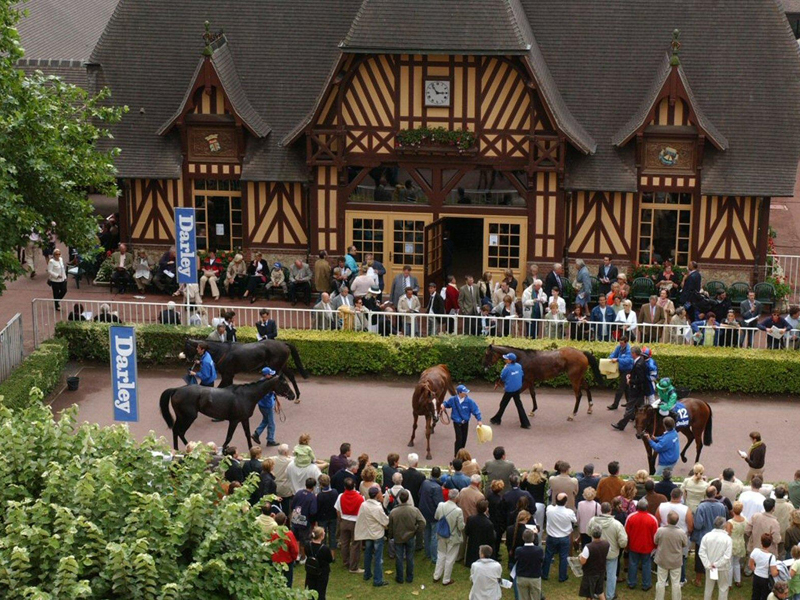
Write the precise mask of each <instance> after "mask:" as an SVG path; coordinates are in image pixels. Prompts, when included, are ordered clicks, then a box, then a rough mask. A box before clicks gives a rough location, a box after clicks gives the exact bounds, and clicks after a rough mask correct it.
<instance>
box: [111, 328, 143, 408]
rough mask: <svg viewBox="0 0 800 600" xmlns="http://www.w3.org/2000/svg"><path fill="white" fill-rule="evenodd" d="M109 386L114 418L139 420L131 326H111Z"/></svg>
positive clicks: (134, 334)
mask: <svg viewBox="0 0 800 600" xmlns="http://www.w3.org/2000/svg"><path fill="white" fill-rule="evenodd" d="M110 335H111V387H112V388H113V391H114V392H113V393H114V420H115V421H138V420H139V397H138V396H139V394H138V388H137V382H136V333H135V332H134V330H133V327H117V326H113V327H111V334H110Z"/></svg>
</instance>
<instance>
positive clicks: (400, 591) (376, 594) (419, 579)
mask: <svg viewBox="0 0 800 600" xmlns="http://www.w3.org/2000/svg"><path fill="white" fill-rule="evenodd" d="M501 556H502V564H503V576H504V577H506V578H507V577H508V568H507V565H508V561H507V560H506V553H505V547H503V548H502V549H501ZM363 561H364V559H363V554H362V558H361V562H362V565H361V566H362V567H363V566H364V565H363ZM687 564H688V569H687V571H688V572H687V578H688V579H689V583H687V584H686V585H685V586H684V587H683V588H682V590H681V591H682V593H683V597H684V598H692V599H694V600H700V599H702V598H703V588H702V587H700V588H696V587H694V586H693V585H692V584H691V581H692V580H693V578H694V556H690V557H689V561H688V563H687ZM433 568H434V565H433V564H432V563H431V562H430V561H428V560H427V559H425V558H424V554H423V552H422V551H421V550H420V551H419V552H417V553H416V555H415V564H414V583H410V584H409V583H403V584H399V583H397V582H395V579H394V576H395V564H394V560H391V561H390V560H388V558H386V553H385V552H384V560H383V569H384V580H385V581H388V582H389V585H387V586H385V587H382V588H375V587H373V586H372V582H371V581H370V582H367V581H364V579H363V576H362V575H354V574H353V575H351V574H350V573H348V572H346V571H345V570H344V567H342V565H341V563H340V562H339V561H338V556H337V562H335V563H334V564H333V565H331V578H330V582H329V584H328V598H329V600H345V599H347V600H362V599H364V598H391V599H392V600H395V599H398V600H422V599H427V600H444V599H445V598H446V599H448V600H449V599H453V598H459V599H463V600H466V599H467V598H469V590H470V581H469V570H468V569H467V568H466V567H465V566H464V564H463V563H461V564H459V563H456V565H455V567H454V568H453V581H454V582H455V583H453V584H452V585H449V586H447V587H444V586H442V584H441V583H438V584H436V583H434V582H433ZM390 572H391V573H390ZM550 577H551V579H550V581H545V582H542V583H543V592H544V595H545V596H546V598H547V600H565V599H567V598H571V599H574V598H578V589H579V587H580V580H579V579H577V578H575V577H574V576H573V575H572V573H569V579H568V580H567V581H566V582H565V583H558V562H557V560H556V561H554V563H553V566H552V567H551V569H550ZM655 581H656V573H655V569H653V585H654V587H653V588H652V589H650V590H648V591H647V592H643V591H642V590H641V589H638V588H637V589H635V590H629V589H628V586H627V584H625V583H619V584H617V597H618V598H620V599H621V600H652V599H653V598H655ZM304 582H305V570H304V568H303V567H297V568H295V571H294V585H295V587H303V585H304ZM751 585H752V578H751V577H750V578H743V586H742V587H741V588H736V587H731V589H730V592H729V594H728V597H729V598H730V599H731V600H747V599H749V598H750V591H751ZM422 586H425V589H422ZM670 594H671V588H669V587H668V588H667V590H666V594H665V598H666V599H667V600H669V599H670V598H671V595H670ZM513 598H514V592H513V590H503V599H504V600H506V599H511V600H513ZM714 598H715V599H716V598H717V592H716V591H715V592H714Z"/></svg>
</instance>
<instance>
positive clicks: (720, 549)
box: [698, 517, 733, 600]
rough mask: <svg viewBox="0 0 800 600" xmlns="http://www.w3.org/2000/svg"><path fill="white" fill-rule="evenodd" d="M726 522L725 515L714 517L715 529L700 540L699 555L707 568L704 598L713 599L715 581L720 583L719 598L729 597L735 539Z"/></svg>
mask: <svg viewBox="0 0 800 600" xmlns="http://www.w3.org/2000/svg"><path fill="white" fill-rule="evenodd" d="M725 522H726V521H725V517H717V518H716V519H714V529H712V530H711V531H709V532H708V533H707V534H705V535H704V536H703V540H702V541H701V542H700V550H699V553H698V556H699V557H700V560H701V561H702V562H703V567H705V569H706V589H705V594H704V596H703V598H704V600H711V596H712V594H713V593H714V584H715V583H716V584H718V585H719V600H726V598H727V597H728V588H729V587H730V569H731V555H732V554H733V541H732V540H731V536H729V535H728V533H727V532H726V531H725ZM715 570H716V577H714V571H715Z"/></svg>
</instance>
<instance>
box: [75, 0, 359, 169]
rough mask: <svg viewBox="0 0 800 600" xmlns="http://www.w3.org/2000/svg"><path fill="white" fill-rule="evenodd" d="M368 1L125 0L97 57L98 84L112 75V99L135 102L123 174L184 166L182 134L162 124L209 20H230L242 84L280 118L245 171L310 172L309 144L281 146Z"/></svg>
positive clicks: (218, 25) (268, 115)
mask: <svg viewBox="0 0 800 600" xmlns="http://www.w3.org/2000/svg"><path fill="white" fill-rule="evenodd" d="M359 4H360V2H359V1H358V0H324V2H322V0H319V1H304V2H288V1H285V0H169V1H168V2H167V1H163V0H120V5H119V7H118V9H117V11H116V12H115V14H114V16H113V18H112V19H111V21H110V22H109V24H108V27H107V29H106V31H105V33H104V34H103V37H102V39H101V41H100V43H99V44H98V45H97V48H96V50H95V52H94V53H93V55H92V57H91V62H92V63H96V64H97V65H98V67H97V68H98V69H99V72H98V84H99V85H104V84H105V85H108V86H109V87H110V88H111V91H112V99H113V100H114V101H115V102H118V103H120V104H127V105H128V106H129V107H130V111H129V112H128V114H126V115H125V116H124V117H123V120H122V122H121V123H120V124H119V125H117V126H115V127H114V128H113V131H114V134H115V137H116V139H115V140H114V143H116V144H117V145H118V146H119V147H120V148H122V153H121V154H120V156H119V157H118V158H117V162H116V164H117V168H118V169H119V172H120V174H121V176H123V177H154V178H176V177H179V176H180V172H181V151H180V143H179V139H178V134H177V133H176V132H175V131H173V132H171V133H169V134H167V135H165V136H159V135H158V131H159V129H160V128H161V126H162V125H163V124H164V123H165V122H166V121H167V119H168V118H169V117H170V116H171V115H174V113H175V110H176V107H178V106H179V105H180V103H181V100H182V99H183V98H184V96H185V93H186V86H188V85H189V81H190V79H191V77H192V74H193V73H194V72H195V69H196V67H197V64H198V61H199V60H200V57H201V52H202V49H203V46H204V43H203V38H202V34H203V23H204V21H206V20H208V21H209V22H210V23H211V28H212V30H214V31H218V30H220V29H224V31H225V37H226V38H227V41H228V52H230V58H231V60H232V61H233V63H234V64H235V72H236V74H237V76H238V79H239V83H240V87H241V90H242V92H243V93H244V94H246V98H247V100H248V101H249V103H250V105H251V106H252V109H253V111H255V113H256V114H257V115H258V116H259V117H260V118H261V119H262V120H263V122H264V123H268V124H269V126H270V127H271V128H272V132H271V133H269V135H267V136H266V137H264V138H262V139H257V138H254V137H252V136H249V137H248V144H247V150H246V154H245V158H244V165H243V169H242V177H243V178H244V179H261V180H274V181H280V180H283V181H305V180H307V179H308V169H307V167H306V165H305V156H304V152H305V147H304V146H303V147H302V148H292V149H287V148H282V147H281V146H280V140H281V139H282V138H283V137H284V136H285V135H286V134H287V133H289V131H290V130H291V129H292V128H293V127H295V126H296V125H297V123H298V122H300V121H301V120H302V118H303V116H304V115H306V114H307V113H308V111H309V110H310V108H311V106H312V104H313V103H314V101H315V100H316V96H317V94H318V93H319V91H320V89H321V88H322V85H323V82H324V80H325V78H326V77H327V75H328V74H329V72H330V68H331V64H332V63H333V61H334V60H335V57H336V56H337V55H338V53H339V50H338V48H337V44H338V43H339V41H340V40H341V39H342V38H343V37H344V35H345V34H346V33H347V29H348V27H349V26H350V23H351V22H352V20H353V17H354V15H355V13H356V11H357V10H358V7H359ZM142 109H143V111H142ZM300 146H302V144H301V145H300Z"/></svg>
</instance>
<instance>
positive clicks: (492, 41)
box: [88, 0, 800, 278]
mask: <svg viewBox="0 0 800 600" xmlns="http://www.w3.org/2000/svg"><path fill="white" fill-rule="evenodd" d="M205 22H208V23H210V27H207V28H204V23H205ZM88 75H89V80H90V82H91V84H92V85H93V86H96V87H98V88H99V87H102V86H109V87H110V88H111V90H112V93H113V101H114V102H116V103H119V104H125V105H127V106H128V107H129V109H130V110H129V112H128V114H127V115H126V116H125V117H124V119H123V121H122V123H121V124H119V125H118V126H116V127H115V129H114V133H115V140H114V143H115V144H117V145H119V146H120V148H121V149H122V153H121V155H120V156H119V159H118V164H117V168H118V170H119V176H120V179H121V182H122V196H121V200H120V210H121V213H122V216H123V223H124V229H123V237H124V238H125V239H127V240H128V241H130V242H132V243H133V244H134V245H147V246H166V245H169V244H170V243H171V242H172V229H173V217H172V211H173V208H174V207H176V206H194V207H195V208H196V209H197V211H198V212H197V215H198V221H199V223H198V230H197V234H198V239H199V242H200V245H201V247H206V248H226V249H231V248H237V247H241V248H244V249H260V250H266V251H267V253H269V254H271V255H275V256H284V257H286V256H292V255H299V256H306V255H309V254H314V253H316V252H317V251H319V250H321V249H325V250H327V251H328V252H329V253H330V254H331V255H337V254H343V253H344V252H345V251H346V248H347V247H348V246H349V245H351V244H354V245H355V246H356V247H357V248H358V249H359V250H360V251H361V252H372V253H373V254H375V255H376V257H377V258H378V259H380V260H382V261H383V263H384V264H385V265H386V266H387V268H388V269H389V271H390V274H392V273H395V272H397V271H398V270H399V269H401V268H402V266H403V265H405V264H408V265H411V266H412V267H413V269H414V270H415V271H416V274H418V275H419V276H423V275H424V276H425V277H426V278H428V277H432V278H436V277H439V276H440V275H441V270H442V267H443V261H444V260H447V258H446V257H445V254H446V252H447V250H446V249H447V248H451V249H452V250H453V259H452V260H453V267H452V268H453V270H454V271H455V272H457V273H462V274H463V273H466V272H467V271H469V272H471V273H474V274H476V276H477V274H479V273H480V272H482V271H493V272H501V271H503V270H505V269H512V270H514V271H515V272H516V273H517V275H518V276H521V275H522V273H523V271H524V269H525V265H526V263H529V262H534V261H535V262H550V261H556V260H562V259H564V258H575V257H582V258H585V259H589V260H594V261H599V259H600V257H601V256H602V255H610V256H612V257H613V258H614V259H615V260H617V261H618V262H620V263H632V262H645V263H650V262H652V261H657V260H661V259H664V258H667V257H671V258H673V259H674V260H675V261H676V262H677V263H678V264H680V265H685V264H686V263H687V262H688V261H690V260H697V261H698V262H700V263H702V264H703V265H704V268H705V269H706V270H709V269H717V270H729V269H735V270H738V271H748V272H749V271H752V270H753V269H754V267H755V266H756V265H759V264H763V262H764V260H765V254H766V243H767V225H768V216H769V205H770V198H771V197H774V196H789V195H792V192H793V188H794V182H795V174H796V169H797V164H798V158H799V157H800V132H799V131H798V128H797V126H796V124H797V122H798V118H800V59H798V50H797V43H796V42H795V40H794V37H793V35H792V31H791V29H790V27H789V25H788V22H787V20H786V18H785V16H784V14H783V12H782V10H781V6H780V5H779V3H778V2H777V0H748V1H747V2H742V1H741V0H716V1H714V2H708V1H701V0H675V1H673V2H669V3H658V2H650V1H647V2H642V1H641V0H628V1H622V2H597V1H596V0H570V1H569V2H564V1H563V0H459V1H455V0H324V1H322V0H304V1H300V2H285V1H283V0H237V1H236V2H233V1H226V0H170V1H169V2H162V1H157V0H121V1H120V2H119V4H118V6H117V8H116V10H115V12H114V15H113V17H112V18H111V20H110V22H109V24H108V26H107V27H106V30H105V32H104V34H103V35H102V37H101V39H100V41H99V43H98V45H97V47H96V48H95V51H94V52H93V54H92V57H91V59H90V61H89V64H88ZM446 235H447V236H449V242H447V243H444V242H443V240H444V237H445V236H446Z"/></svg>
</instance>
